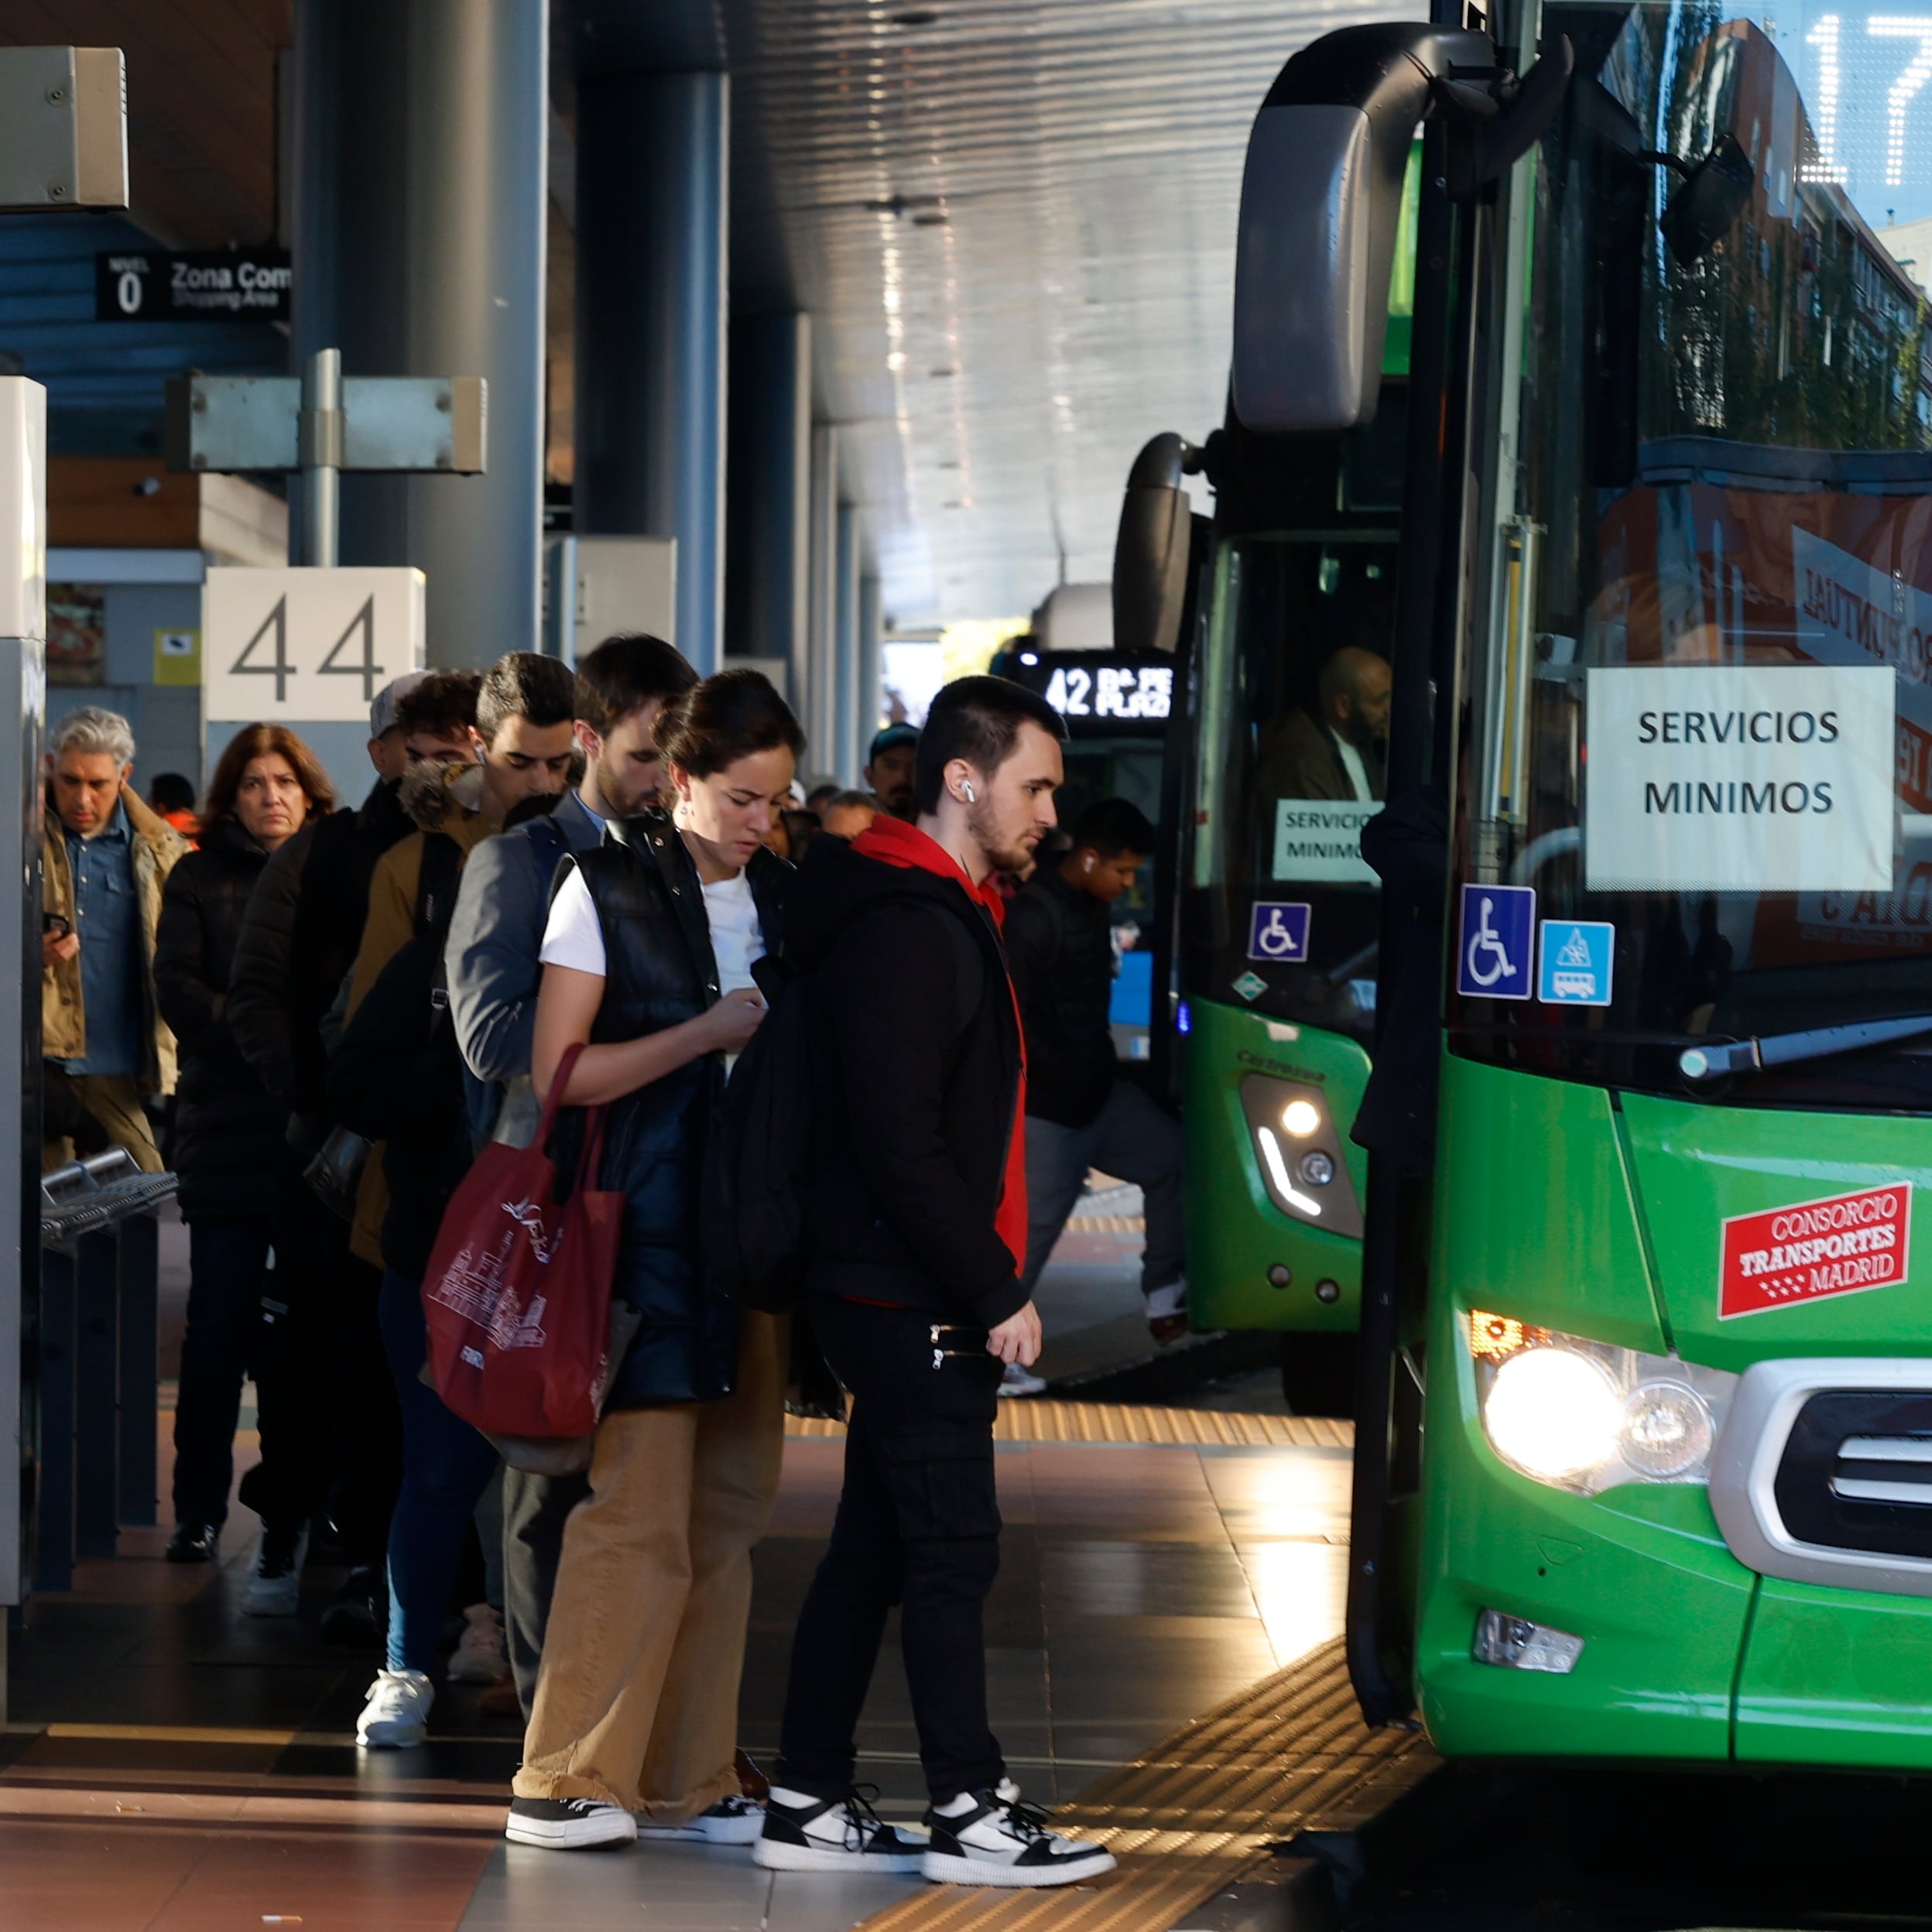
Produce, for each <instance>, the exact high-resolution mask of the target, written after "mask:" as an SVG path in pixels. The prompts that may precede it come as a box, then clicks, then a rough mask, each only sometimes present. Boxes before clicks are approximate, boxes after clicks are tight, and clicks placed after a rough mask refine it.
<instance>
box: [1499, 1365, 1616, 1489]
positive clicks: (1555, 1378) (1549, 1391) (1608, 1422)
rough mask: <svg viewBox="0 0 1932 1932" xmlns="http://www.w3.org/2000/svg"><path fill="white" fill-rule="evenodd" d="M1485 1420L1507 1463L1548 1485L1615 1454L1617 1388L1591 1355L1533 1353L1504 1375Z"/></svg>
mask: <svg viewBox="0 0 1932 1932" xmlns="http://www.w3.org/2000/svg"><path fill="white" fill-rule="evenodd" d="M1482 1422H1483V1427H1485V1429H1486V1430H1488V1433H1489V1441H1490V1446H1491V1447H1492V1448H1494V1449H1495V1452H1496V1454H1498V1455H1499V1456H1500V1457H1502V1459H1503V1461H1505V1462H1507V1463H1512V1464H1515V1466H1516V1468H1519V1469H1520V1470H1521V1471H1523V1474H1524V1475H1526V1476H1534V1477H1535V1478H1536V1479H1537V1481H1538V1482H1564V1481H1565V1480H1566V1479H1567V1478H1571V1477H1574V1476H1579V1475H1582V1474H1583V1473H1584V1471H1586V1470H1590V1469H1594V1468H1596V1467H1597V1465H1598V1464H1599V1463H1601V1462H1604V1461H1608V1458H1610V1456H1611V1455H1612V1454H1613V1453H1614V1451H1615V1448H1616V1445H1617V1391H1616V1387H1615V1384H1614V1383H1613V1382H1612V1381H1611V1379H1610V1378H1609V1377H1608V1375H1605V1373H1604V1372H1603V1370H1602V1369H1601V1367H1600V1366H1599V1365H1598V1364H1597V1363H1595V1362H1592V1361H1591V1359H1590V1358H1589V1357H1588V1355H1575V1354H1573V1353H1572V1352H1571V1351H1570V1350H1569V1349H1567V1348H1526V1349H1525V1350H1523V1352H1522V1354H1520V1355H1512V1356H1511V1357H1510V1358H1509V1360H1508V1361H1507V1362H1504V1363H1502V1365H1501V1366H1500V1367H1499V1368H1498V1369H1497V1370H1496V1372H1495V1379H1494V1380H1492V1382H1491V1383H1490V1385H1489V1392H1488V1396H1485V1398H1484V1400H1483V1405H1482Z"/></svg>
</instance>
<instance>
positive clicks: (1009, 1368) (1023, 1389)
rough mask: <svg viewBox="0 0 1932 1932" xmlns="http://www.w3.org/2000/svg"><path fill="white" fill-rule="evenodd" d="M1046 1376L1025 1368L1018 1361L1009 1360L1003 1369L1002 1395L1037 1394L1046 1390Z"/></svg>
mask: <svg viewBox="0 0 1932 1932" xmlns="http://www.w3.org/2000/svg"><path fill="white" fill-rule="evenodd" d="M1046 1386H1047V1378H1046V1377H1045V1376H1044V1375H1035V1374H1034V1373H1033V1371H1032V1370H1031V1369H1023V1368H1021V1366H1020V1365H1019V1363H1018V1362H1008V1363H1007V1365H1006V1366H1005V1368H1004V1369H1002V1370H1001V1372H1000V1377H999V1392H1000V1393H1001V1394H1002V1396H1037V1395H1040V1394H1041V1393H1042V1392H1044V1390H1045V1389H1046Z"/></svg>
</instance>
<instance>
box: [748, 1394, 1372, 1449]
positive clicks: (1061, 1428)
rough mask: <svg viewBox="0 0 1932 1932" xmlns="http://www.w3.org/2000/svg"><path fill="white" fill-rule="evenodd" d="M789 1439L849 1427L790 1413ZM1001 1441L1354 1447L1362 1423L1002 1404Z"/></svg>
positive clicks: (1100, 1405) (1092, 1405) (1107, 1405)
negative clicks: (1357, 1429) (1357, 1425)
mask: <svg viewBox="0 0 1932 1932" xmlns="http://www.w3.org/2000/svg"><path fill="white" fill-rule="evenodd" d="M785 1433H786V1434H787V1435H788V1436H803V1437H814V1436H842V1435H843V1434H844V1433H845V1425H844V1423H842V1422H826V1421H822V1420H820V1419H819V1418H817V1417H816V1416H786V1418H785ZM993 1434H994V1437H995V1440H999V1441H1001V1442H1135V1443H1170V1444H1176V1445H1177V1446H1180V1447H1194V1448H1214V1447H1225V1448H1242V1449H1352V1448H1353V1447H1355V1424H1354V1423H1352V1422H1343V1421H1338V1420H1334V1419H1333V1418H1331V1417H1330V1416H1251V1415H1238V1414H1224V1413H1222V1412H1221V1411H1220V1410H1214V1409H1160V1408H1155V1407H1151V1406H1142V1405H1141V1404H1139V1403H1122V1402H1049V1401H1042V1400H1038V1399H1035V1400H1032V1401H1024V1402H1022V1401H1013V1402H1002V1403H1001V1404H1000V1405H999V1420H998V1421H997V1422H996V1423H995V1424H994V1425H993Z"/></svg>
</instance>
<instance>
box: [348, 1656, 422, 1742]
mask: <svg viewBox="0 0 1932 1932" xmlns="http://www.w3.org/2000/svg"><path fill="white" fill-rule="evenodd" d="M368 1698H369V1701H368V1703H367V1704H365V1705H363V1707H362V1714H361V1717H359V1718H357V1719H356V1721H355V1741H356V1742H357V1743H358V1744H359V1745H363V1746H364V1747H365V1749H368V1750H371V1751H407V1750H409V1749H412V1748H413V1746H415V1745H419V1744H420V1743H421V1742H423V1738H426V1736H427V1735H429V1728H430V1705H431V1704H433V1703H434V1702H435V1701H436V1689H435V1687H434V1686H433V1684H431V1683H430V1680H429V1679H428V1678H427V1677H425V1676H423V1673H422V1672H421V1671H420V1670H379V1671H378V1672H377V1673H375V1683H373V1684H371V1685H370V1686H369V1690H368Z"/></svg>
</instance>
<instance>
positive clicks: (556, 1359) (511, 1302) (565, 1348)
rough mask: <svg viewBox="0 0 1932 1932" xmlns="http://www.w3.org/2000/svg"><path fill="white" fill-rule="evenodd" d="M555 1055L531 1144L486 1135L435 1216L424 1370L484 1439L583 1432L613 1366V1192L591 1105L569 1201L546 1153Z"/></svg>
mask: <svg viewBox="0 0 1932 1932" xmlns="http://www.w3.org/2000/svg"><path fill="white" fill-rule="evenodd" d="M582 1051H583V1049H582V1048H581V1047H571V1048H570V1049H569V1050H568V1051H567V1052H566V1053H565V1054H564V1056H563V1060H562V1062H561V1063H560V1065H559V1066H558V1067H557V1077H556V1078H555V1080H553V1081H552V1082H551V1084H550V1098H549V1099H548V1100H547V1101H546V1102H545V1103H544V1108H543V1119H542V1121H541V1122H540V1124H539V1125H538V1127H537V1130H536V1139H535V1140H533V1142H531V1143H530V1145H529V1146H528V1147H507V1146H504V1145H503V1144H502V1142H499V1141H492V1142H490V1144H489V1145H488V1146H486V1147H485V1149H483V1151H482V1152H481V1153H480V1154H479V1155H478V1156H477V1158H476V1164H475V1165H474V1166H473V1167H471V1170H470V1171H469V1173H468V1174H467V1175H465V1176H464V1180H463V1184H462V1185H461V1187H458V1188H457V1190H456V1193H455V1194H454V1196H453V1197H452V1198H451V1200H450V1204H449V1206H448V1207H447V1208H446V1209H445V1210H444V1214H443V1225H442V1226H441V1228H440V1229H438V1231H437V1237H436V1247H435V1249H434V1250H433V1252H432V1253H431V1255H430V1266H429V1270H428V1272H427V1273H426V1274H425V1275H424V1276H423V1323H424V1325H425V1327H426V1328H427V1329H428V1331H429V1368H430V1376H431V1379H433V1381H434V1382H435V1385H436V1391H437V1394H438V1395H440V1396H441V1397H442V1398H443V1401H444V1404H445V1406H447V1407H448V1408H449V1409H450V1410H452V1411H453V1412H454V1413H455V1414H457V1415H459V1416H461V1417H462V1418H463V1420H464V1421H465V1422H467V1423H470V1424H471V1426H472V1427H475V1428H477V1429H480V1430H482V1431H483V1433H484V1434H485V1435H491V1436H515V1437H560V1436H587V1435H589V1434H591V1432H592V1431H593V1430H594V1429H595V1428H596V1427H597V1423H598V1414H599V1413H600V1412H601V1409H602V1406H603V1400H604V1395H605V1389H607V1388H608V1385H609V1382H610V1378H611V1372H612V1370H613V1369H614V1367H615V1364H614V1363H612V1362H611V1360H610V1349H609V1340H610V1311H611V1280H612V1278H613V1277H614V1276H615V1273H616V1268H617V1244H618V1232H619V1231H620V1229H621V1228H622V1225H623V1219H624V1197H623V1196H622V1194H611V1193H605V1192H601V1191H600V1190H598V1185H597V1182H598V1166H599V1163H600V1162H601V1158H602V1155H603V1149H604V1115H605V1110H604V1108H601V1107H593V1108H589V1109H588V1110H587V1115H586V1118H585V1120H584V1145H583V1153H582V1155H581V1157H580V1159H579V1160H578V1162H577V1173H576V1176H575V1177H574V1181H573V1184H572V1185H571V1187H570V1194H569V1198H568V1199H567V1200H566V1201H564V1203H563V1205H562V1207H561V1208H559V1207H558V1205H557V1168H556V1165H555V1163H553V1161H552V1160H550V1152H549V1149H550V1132H551V1129H552V1128H553V1126H554V1125H555V1124H556V1120H557V1096H558V1095H559V1094H561V1093H562V1092H563V1089H564V1088H565V1087H566V1085H567V1084H568V1083H569V1081H570V1069H571V1068H572V1067H574V1065H575V1064H576V1063H577V1055H578V1054H579V1053H581V1052H582Z"/></svg>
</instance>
